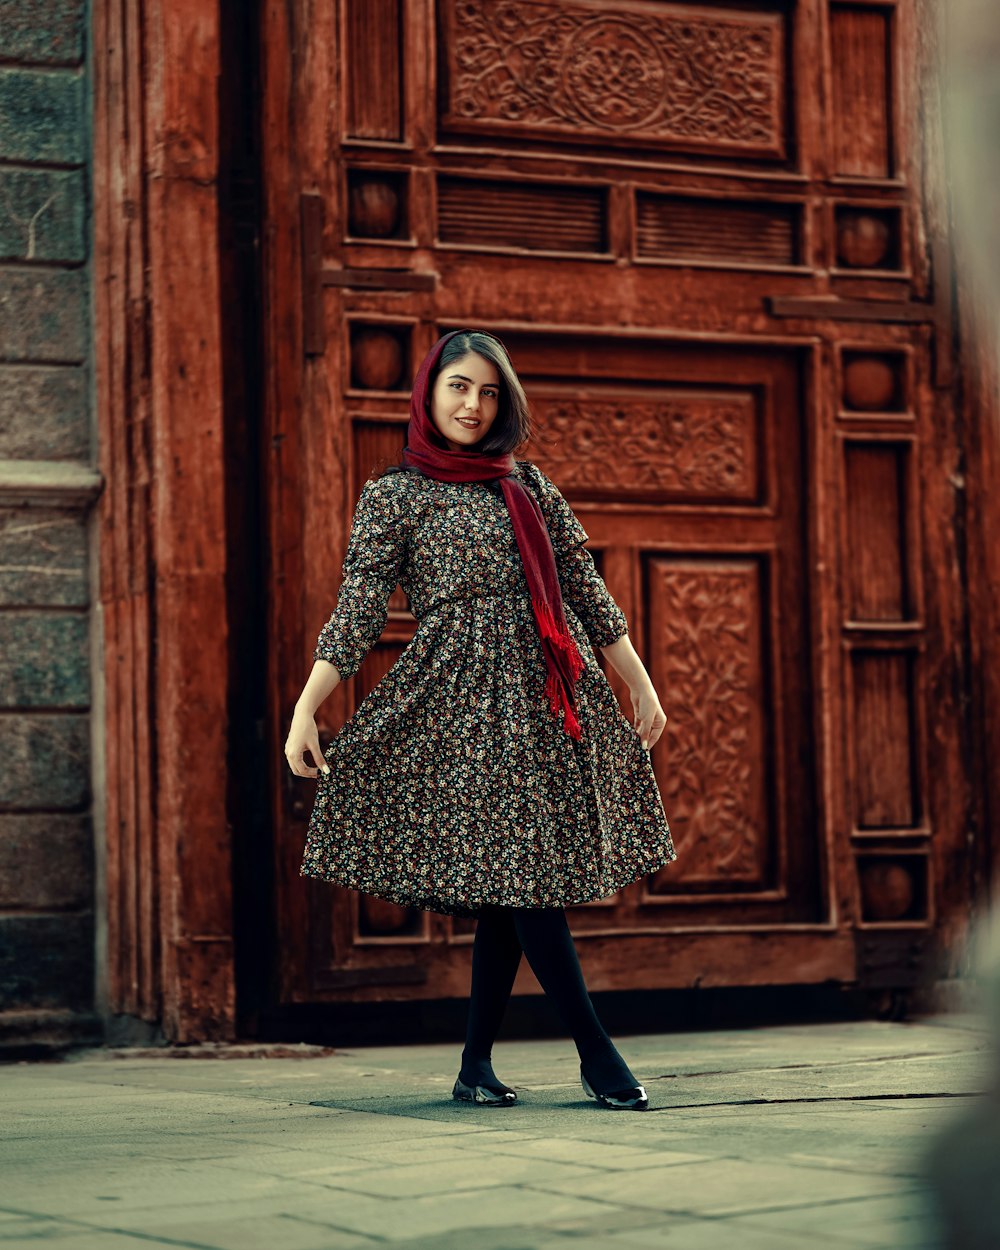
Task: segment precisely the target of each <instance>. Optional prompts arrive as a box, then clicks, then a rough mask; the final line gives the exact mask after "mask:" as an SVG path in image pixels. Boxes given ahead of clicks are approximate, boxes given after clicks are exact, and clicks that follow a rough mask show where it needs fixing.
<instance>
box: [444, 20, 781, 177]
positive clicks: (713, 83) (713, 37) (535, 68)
mask: <svg viewBox="0 0 1000 1250" xmlns="http://www.w3.org/2000/svg"><path fill="white" fill-rule="evenodd" d="M441 14H442V27H443V32H442V77H443V79H444V106H443V112H442V114H441V118H440V123H441V126H442V128H443V129H445V130H452V131H474V132H478V133H480V134H487V133H490V132H495V133H514V134H520V135H533V136H536V137H543V138H549V137H551V138H559V139H561V140H568V141H571V142H572V141H581V140H583V141H590V140H592V139H593V138H595V137H597V138H600V139H601V140H603V141H605V142H612V143H624V142H627V143H629V144H647V145H651V144H655V145H656V146H657V147H659V148H665V147H676V148H691V147H698V148H701V149H705V150H709V151H716V152H732V153H744V154H753V155H756V156H769V157H774V158H777V157H780V156H782V155H783V153H784V146H785V145H784V125H783V108H784V100H785V95H786V91H787V84H786V81H785V74H786V66H785V37H784V28H783V18H782V16H781V15H780V14H778V13H754V12H748V11H746V10H743V9H740V10H736V9H733V10H730V11H728V12H727V11H726V10H725V9H724V8H723V9H719V10H717V11H713V12H708V11H706V10H705V9H692V8H691V7H689V6H688V5H680V4H657V5H655V6H651V5H649V4H642V3H632V4H629V3H623V4H619V5H616V6H615V9H614V11H613V12H604V11H601V10H600V9H597V8H595V7H593V6H591V5H586V4H583V3H576V4H573V3H560V4H554V3H544V2H542V0H442V3H441Z"/></svg>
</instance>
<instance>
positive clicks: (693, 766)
mask: <svg viewBox="0 0 1000 1250" xmlns="http://www.w3.org/2000/svg"><path fill="white" fill-rule="evenodd" d="M649 593H650V605H649V616H650V633H651V637H652V639H654V640H655V641H653V642H652V643H651V646H653V647H654V648H655V649H656V651H657V653H658V660H659V663H658V664H657V669H658V672H659V673H660V674H662V685H663V689H664V691H669V692H670V693H669V701H670V706H671V720H670V722H668V727H667V747H666V751H665V752H664V753H662V754H661V755H660V757H659V766H660V768H661V770H662V776H663V779H664V780H663V802H664V807H665V808H666V810H667V811H668V812H669V813H671V821H672V824H673V826H674V827H676V830H677V838H678V843H679V858H678V860H677V863H676V864H675V865H672V868H671V873H670V878H671V882H672V887H673V888H677V887H679V886H681V885H682V884H683V885H684V886H686V887H690V886H692V885H695V884H699V885H706V884H711V885H712V886H714V887H715V888H716V889H718V888H720V887H727V886H731V885H732V884H733V883H735V882H739V883H741V884H744V885H745V884H749V883H752V884H756V885H760V884H762V883H763V880H764V876H765V871H766V864H767V860H768V852H769V847H768V842H769V839H770V837H771V836H772V834H773V822H772V821H771V820H770V814H771V813H770V810H769V802H768V794H769V791H770V778H769V776H768V773H769V770H770V768H771V767H772V764H773V754H772V753H771V751H770V749H769V740H768V726H769V720H770V714H771V712H772V708H771V706H770V700H769V698H768V691H767V681H766V676H765V674H766V671H767V658H766V653H765V626H764V620H765V618H766V613H767V604H766V598H765V593H764V589H763V587H762V569H761V564H760V562H759V561H758V560H755V559H746V558H738V557H735V556H730V557H727V558H724V559H722V558H720V559H692V558H682V557H678V558H672V557H663V556H659V557H656V558H655V559H653V560H651V561H650V564H649ZM681 849H682V853H681Z"/></svg>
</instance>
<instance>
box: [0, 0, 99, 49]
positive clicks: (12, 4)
mask: <svg viewBox="0 0 1000 1250" xmlns="http://www.w3.org/2000/svg"><path fill="white" fill-rule="evenodd" d="M83 24H84V4H83V0H0V57H2V58H3V59H4V60H5V61H33V62H34V63H35V64H36V65H75V64H79V62H80V61H81V60H82V59H83Z"/></svg>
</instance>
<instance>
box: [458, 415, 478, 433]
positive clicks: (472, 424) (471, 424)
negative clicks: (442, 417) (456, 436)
mask: <svg viewBox="0 0 1000 1250" xmlns="http://www.w3.org/2000/svg"><path fill="white" fill-rule="evenodd" d="M455 420H456V421H457V422H458V424H459V425H464V426H465V428H466V429H468V430H474V429H475V428H476V426H477V425H478V424H479V421H478V420H476V419H475V418H473V417H456V418H455Z"/></svg>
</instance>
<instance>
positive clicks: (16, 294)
mask: <svg viewBox="0 0 1000 1250" xmlns="http://www.w3.org/2000/svg"><path fill="white" fill-rule="evenodd" d="M86 352H87V278H86V274H85V273H84V272H83V270H80V269H68V270H48V271H46V270H38V271H34V272H33V271H31V270H27V269H8V270H0V358H3V359H5V360H7V361H25V362H33V363H38V364H45V363H47V362H49V361H58V362H60V363H66V362H72V363H82V361H83V360H84V358H85V356H86Z"/></svg>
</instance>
